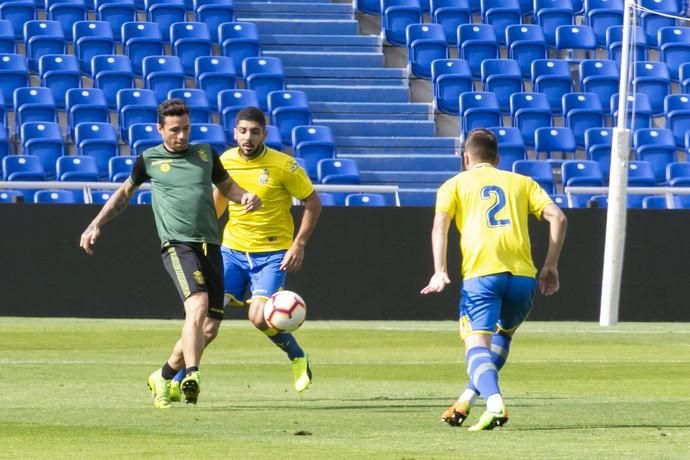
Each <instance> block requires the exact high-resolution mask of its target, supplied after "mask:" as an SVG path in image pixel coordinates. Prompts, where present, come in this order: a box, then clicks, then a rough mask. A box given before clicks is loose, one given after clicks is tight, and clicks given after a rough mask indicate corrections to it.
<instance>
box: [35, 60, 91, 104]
mask: <svg viewBox="0 0 690 460" xmlns="http://www.w3.org/2000/svg"><path fill="white" fill-rule="evenodd" d="M38 74H39V76H40V78H41V86H44V87H46V88H50V90H51V91H52V92H53V97H54V99H55V106H56V107H57V108H58V109H64V108H65V94H66V93H67V90H69V89H72V88H79V87H81V73H80V72H79V62H78V61H77V58H76V57H74V56H72V55H70V54H45V55H43V56H41V58H40V59H39V60H38Z"/></svg>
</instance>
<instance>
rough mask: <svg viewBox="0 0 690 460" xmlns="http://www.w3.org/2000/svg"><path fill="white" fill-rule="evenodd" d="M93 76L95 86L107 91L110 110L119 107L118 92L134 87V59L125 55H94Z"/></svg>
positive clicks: (92, 62) (106, 95)
mask: <svg viewBox="0 0 690 460" xmlns="http://www.w3.org/2000/svg"><path fill="white" fill-rule="evenodd" d="M91 64H92V69H91V78H92V80H93V87H94V88H98V89H100V90H102V91H103V92H104V93H105V99H106V101H107V103H108V108H109V109H110V110H116V109H117V93H118V91H120V90H121V89H129V88H134V70H133V69H132V61H131V60H130V59H129V58H128V57H127V56H125V55H121V54H115V55H107V54H104V55H100V56H94V57H93V59H92V61H91Z"/></svg>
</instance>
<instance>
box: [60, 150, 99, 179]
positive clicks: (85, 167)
mask: <svg viewBox="0 0 690 460" xmlns="http://www.w3.org/2000/svg"><path fill="white" fill-rule="evenodd" d="M57 179H58V180H59V181H69V182H81V181H83V182H93V181H97V180H98V166H96V159H95V158H94V157H91V156H85V155H65V156H61V157H59V158H58V159H57Z"/></svg>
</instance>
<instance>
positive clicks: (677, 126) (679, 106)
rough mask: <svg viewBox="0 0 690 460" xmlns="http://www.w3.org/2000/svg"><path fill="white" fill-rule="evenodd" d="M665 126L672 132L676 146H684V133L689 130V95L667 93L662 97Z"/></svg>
mask: <svg viewBox="0 0 690 460" xmlns="http://www.w3.org/2000/svg"><path fill="white" fill-rule="evenodd" d="M664 112H666V128H668V129H670V130H671V131H672V132H673V138H674V139H675V141H676V146H677V147H678V148H683V147H684V146H685V133H687V132H688V130H690V95H686V94H669V95H668V96H666V98H665V99H664Z"/></svg>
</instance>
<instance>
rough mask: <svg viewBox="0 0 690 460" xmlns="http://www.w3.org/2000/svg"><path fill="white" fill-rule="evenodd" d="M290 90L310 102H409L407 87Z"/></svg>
mask: <svg viewBox="0 0 690 460" xmlns="http://www.w3.org/2000/svg"><path fill="white" fill-rule="evenodd" d="M287 87H288V89H290V90H298V91H304V93H305V94H306V95H307V99H308V100H309V101H310V102H409V100H410V90H409V88H407V87H406V86H400V85H398V86H335V85H328V86H309V85H287Z"/></svg>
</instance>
